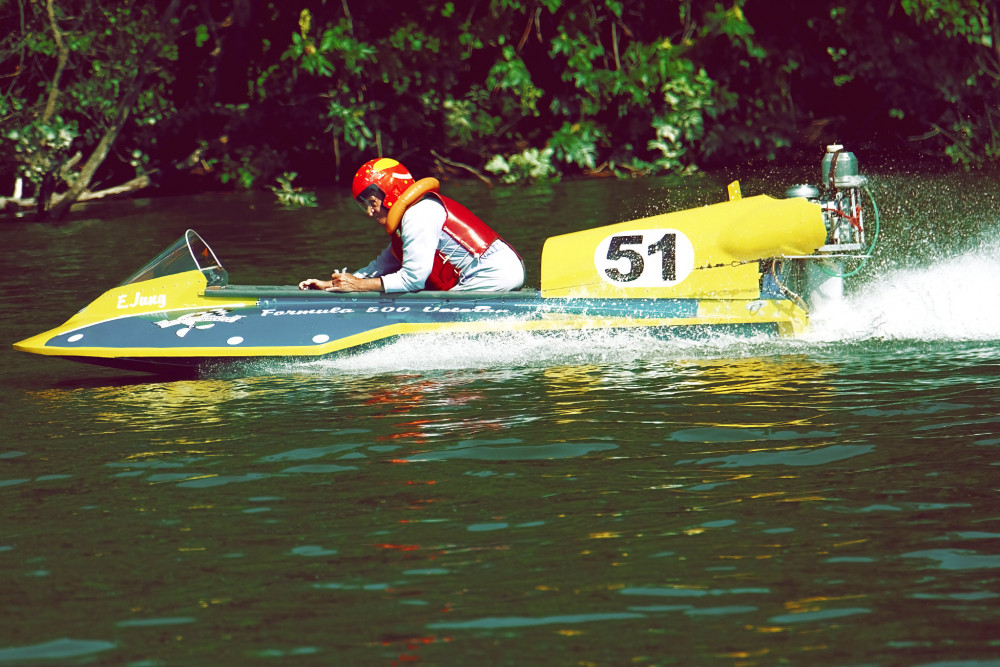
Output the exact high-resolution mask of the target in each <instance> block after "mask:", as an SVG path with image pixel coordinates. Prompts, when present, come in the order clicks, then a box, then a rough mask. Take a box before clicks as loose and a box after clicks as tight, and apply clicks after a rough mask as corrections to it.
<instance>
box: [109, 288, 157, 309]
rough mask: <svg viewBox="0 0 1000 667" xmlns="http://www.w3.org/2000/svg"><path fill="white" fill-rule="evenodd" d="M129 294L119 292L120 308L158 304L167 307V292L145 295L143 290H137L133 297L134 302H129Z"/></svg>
mask: <svg viewBox="0 0 1000 667" xmlns="http://www.w3.org/2000/svg"><path fill="white" fill-rule="evenodd" d="M127 301H128V295H127V294H119V295H118V308H119V309H122V308H138V307H140V306H158V307H160V308H166V307H167V295H166V294H152V295H150V296H143V294H142V292H136V293H135V297H134V298H133V299H132V303H127Z"/></svg>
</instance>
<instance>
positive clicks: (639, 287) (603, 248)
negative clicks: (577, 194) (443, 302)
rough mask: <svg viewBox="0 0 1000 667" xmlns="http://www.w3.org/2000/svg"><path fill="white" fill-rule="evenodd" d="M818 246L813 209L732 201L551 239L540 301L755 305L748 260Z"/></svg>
mask: <svg viewBox="0 0 1000 667" xmlns="http://www.w3.org/2000/svg"><path fill="white" fill-rule="evenodd" d="M825 241H826V227H825V226H824V224H823V214H822V212H821V211H820V207H819V205H818V204H814V203H812V202H809V201H807V200H805V199H798V198H796V199H774V198H772V197H768V196H766V195H759V196H756V197H747V198H743V199H734V200H732V201H727V202H722V203H720V204H713V205H711V206H705V207H702V208H696V209H691V210H687V211H678V212H676V213H665V214H662V215H656V216H652V217H649V218H641V219H639V220H631V221H628V222H622V223H618V224H615V225H608V226H606V227H598V228H597V229H588V230H584V231H580V232H573V233H571V234H563V235H561V236H553V237H551V238H549V239H548V240H547V241H546V242H545V246H544V248H543V249H542V279H541V289H542V295H543V296H546V297H613V298H688V299H690V298H716V299H718V298H729V299H755V298H758V297H759V295H760V285H759V278H760V273H759V267H758V265H757V261H756V260H761V259H767V258H770V257H781V256H783V255H808V254H812V253H813V252H814V251H815V250H816V249H817V248H819V247H821V246H822V245H823V244H824V243H825Z"/></svg>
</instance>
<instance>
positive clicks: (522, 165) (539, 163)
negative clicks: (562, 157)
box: [486, 148, 559, 183]
mask: <svg viewBox="0 0 1000 667" xmlns="http://www.w3.org/2000/svg"><path fill="white" fill-rule="evenodd" d="M554 154H555V151H554V150H553V149H552V148H545V149H542V150H539V149H537V148H526V149H525V150H524V151H523V152H521V153H518V154H516V155H511V156H508V157H504V156H502V155H494V156H493V157H492V158H491V159H490V161H489V162H487V163H486V170H487V171H489V172H490V173H493V174H498V175H499V176H500V180H501V181H503V182H504V183H531V182H535V183H540V182H541V183H544V182H551V181H557V180H559V171H558V170H557V169H556V168H555V167H554V166H553V165H552V157H553V156H554Z"/></svg>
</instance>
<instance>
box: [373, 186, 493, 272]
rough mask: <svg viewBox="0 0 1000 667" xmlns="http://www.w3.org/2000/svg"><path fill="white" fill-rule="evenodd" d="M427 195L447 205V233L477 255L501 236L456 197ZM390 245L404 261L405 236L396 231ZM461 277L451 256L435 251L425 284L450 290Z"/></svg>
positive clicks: (445, 230) (433, 193)
mask: <svg viewBox="0 0 1000 667" xmlns="http://www.w3.org/2000/svg"><path fill="white" fill-rule="evenodd" d="M425 197H432V198H434V199H435V200H437V201H438V202H439V203H440V204H441V205H442V206H443V207H444V211H445V216H446V217H445V221H444V233H445V234H447V235H448V236H450V237H451V238H452V239H454V240H455V242H456V243H458V244H459V245H460V246H462V247H463V248H465V249H466V250H468V251H469V252H470V253H471V254H472V255H473V256H474V257H477V258H478V257H482V256H483V253H484V252H486V250H487V248H489V247H490V246H491V245H493V243H494V242H495V241H497V240H500V235H499V234H497V233H496V232H495V231H493V229H492V228H491V227H490V226H489V225H487V224H486V223H485V222H483V221H482V220H480V219H479V218H478V217H477V216H476V214H475V213H473V212H472V211H470V210H469V209H467V208H465V207H464V206H462V205H461V204H459V203H458V202H457V201H455V200H454V199H451V198H449V197H445V196H444V195H442V194H438V193H436V192H430V193H427V194H426V195H425ZM390 245H391V247H392V254H393V255H395V256H396V259H398V260H399V261H400V263H402V261H403V239H402V237H401V236H400V235H399V234H393V236H392V242H391V244H390ZM461 278H462V275H461V273H460V272H459V270H458V267H457V266H455V265H454V264H452V263H451V262H450V261H448V258H447V257H445V255H444V253H442V252H441V250H440V249H439V250H437V251H436V252H435V253H434V264H433V266H432V267H431V273H430V275H429V276H427V281H426V282H425V283H424V289H429V290H450V289H451V288H452V287H454V286H455V285H457V284H458V282H459V280H461Z"/></svg>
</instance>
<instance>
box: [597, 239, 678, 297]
mask: <svg viewBox="0 0 1000 667" xmlns="http://www.w3.org/2000/svg"><path fill="white" fill-rule="evenodd" d="M594 266H596V267H597V272H598V273H599V274H600V275H601V278H602V279H604V280H606V281H607V282H609V283H612V284H614V285H621V286H626V287H664V286H670V285H676V284H677V283H679V282H682V281H683V280H684V279H685V278H687V277H688V276H689V275H690V274H691V271H693V270H694V246H693V245H691V239H689V238H688V237H687V236H685V235H684V234H682V233H681V232H679V231H677V230H676V229H637V230H634V231H628V232H622V233H620V234H614V235H612V236H609V237H608V238H606V239H604V240H603V241H601V242H600V243H599V244H597V250H596V251H595V252H594Z"/></svg>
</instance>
